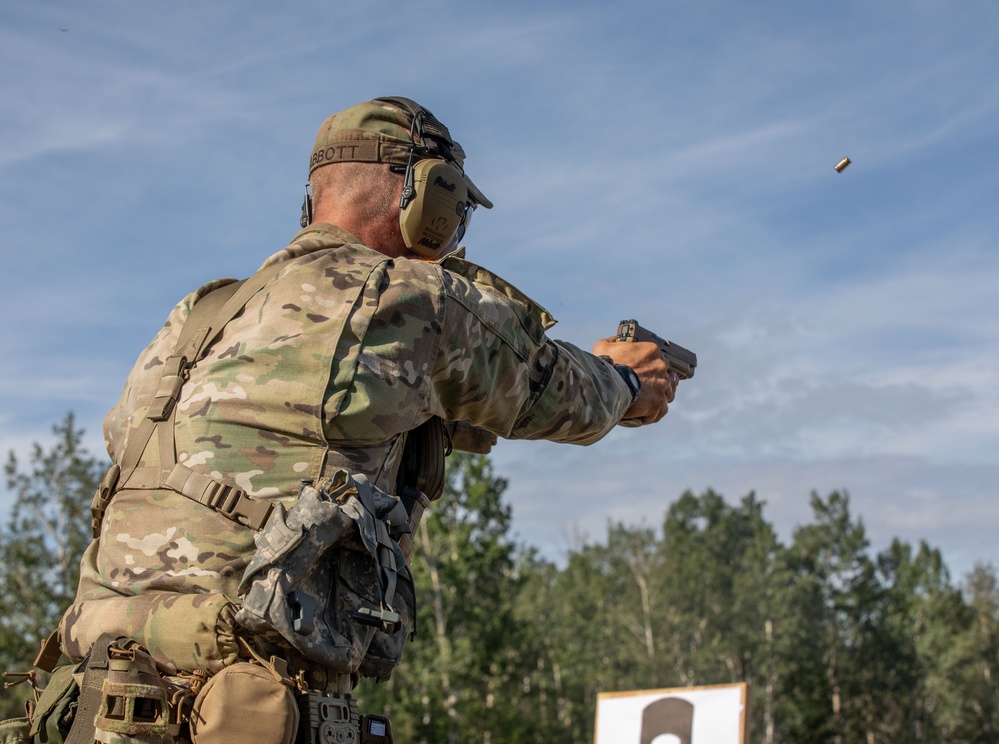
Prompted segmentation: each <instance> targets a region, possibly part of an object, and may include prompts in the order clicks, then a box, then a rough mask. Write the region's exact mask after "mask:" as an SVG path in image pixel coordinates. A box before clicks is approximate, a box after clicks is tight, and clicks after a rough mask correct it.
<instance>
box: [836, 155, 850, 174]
mask: <svg viewBox="0 0 999 744" xmlns="http://www.w3.org/2000/svg"><path fill="white" fill-rule="evenodd" d="M849 164H850V158H843V159H842V160H840V161H839V162H838V163H836V165H835V166H834V167H835V168H836V172H837V173H842V172H843V171H845V170H846V166H848V165H849Z"/></svg>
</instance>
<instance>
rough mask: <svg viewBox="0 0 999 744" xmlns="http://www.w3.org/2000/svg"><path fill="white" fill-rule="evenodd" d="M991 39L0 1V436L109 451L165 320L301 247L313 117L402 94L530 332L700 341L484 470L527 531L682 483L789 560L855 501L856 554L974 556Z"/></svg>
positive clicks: (985, 525) (839, 26)
mask: <svg viewBox="0 0 999 744" xmlns="http://www.w3.org/2000/svg"><path fill="white" fill-rule="evenodd" d="M62 29H66V30H65V31H64V30H62ZM997 37H999V5H997V4H996V3H995V2H994V1H993V0H967V1H966V2H963V3H960V4H957V3H939V2H921V1H919V0H910V1H908V2H879V1H877V0H875V1H871V0H866V1H859V0H846V1H844V2H839V3H801V2H797V3H791V2H759V3H752V4H751V3H746V2H736V1H735V0H719V1H713V0H707V1H706V2H698V3H694V2H689V1H684V2H673V1H669V0H657V1H655V2H642V1H639V0H619V2H616V3H614V4H609V3H596V2H579V1H578V0H577V1H574V2H542V3H527V2H507V3H503V4H502V5H500V4H493V3H457V2H450V1H449V0H441V1H439V2H433V1H423V0H417V1H416V2H408V3H405V4H404V3H394V2H387V1H386V0H365V1H364V2H349V1H343V2H337V3H317V2H309V1H303V2H298V3H294V4H287V5H281V4H277V3H262V2H250V1H246V2H239V3H237V2H212V3H192V2H183V1H181V2H174V3H169V4H167V3H136V2H125V1H122V2H105V1H102V0H95V1H94V2H88V3H72V2H66V1H61V2H26V1H14V2H7V3H4V4H3V6H2V7H0V69H2V71H3V74H2V75H0V241H2V244H3V252H4V254H3V255H4V258H5V262H4V263H5V269H4V271H3V272H2V274H0V312H2V315H3V317H4V318H5V322H4V323H3V330H2V334H3V335H2V344H3V349H4V351H5V352H6V353H5V357H6V358H5V360H4V364H3V365H2V366H0V450H2V451H3V452H6V451H7V450H11V449H14V450H15V451H17V452H19V453H25V452H26V451H27V447H28V444H29V443H30V442H32V441H36V440H40V441H46V440H47V438H48V436H49V434H48V433H49V429H50V427H51V425H52V424H53V423H54V422H55V421H57V420H59V419H61V418H62V416H63V415H64V414H65V413H66V411H68V410H73V411H75V412H76V414H77V417H78V420H79V422H80V423H81V424H82V425H83V426H84V427H85V428H86V429H87V433H88V438H87V442H88V445H89V447H90V449H91V450H92V451H93V452H100V451H101V450H102V445H101V440H100V427H101V421H102V418H103V415H104V413H105V411H106V410H107V409H108V408H109V407H110V406H111V405H112V404H113V403H114V402H115V400H116V399H117V397H118V395H119V393H120V389H121V385H122V382H123V381H124V377H125V374H126V373H127V371H128V368H129V367H130V365H131V362H132V360H133V359H134V357H135V355H136V354H137V353H138V351H139V350H140V349H141V348H142V346H144V345H145V343H146V342H147V340H148V339H149V337H150V336H151V335H152V334H153V333H154V332H155V330H156V329H157V328H158V327H159V325H160V323H161V322H162V321H163V319H164V317H165V315H166V313H167V311H168V310H169V308H170V307H171V306H172V305H173V303H174V302H176V301H177V300H178V299H179V298H180V297H182V296H183V295H184V294H185V293H187V292H188V291H190V290H191V289H192V288H194V287H195V286H197V285H199V284H201V283H202V282H203V281H205V280H207V279H209V278H213V277H216V276H246V275H248V274H250V273H252V272H253V271H254V270H255V269H256V267H257V266H258V265H259V264H260V262H261V261H262V260H263V259H264V258H265V257H266V256H268V255H269V254H270V253H272V252H274V251H275V250H277V249H279V248H280V247H282V246H283V245H284V244H285V243H286V242H287V240H288V239H289V238H290V237H291V236H292V235H293V234H294V233H295V231H296V229H297V220H298V210H299V204H300V201H301V193H302V189H303V185H304V182H305V178H306V173H307V161H308V156H309V151H310V149H311V143H312V140H313V138H314V136H315V131H316V129H317V128H318V126H319V123H320V122H321V121H322V119H323V118H325V117H326V116H327V115H328V114H330V113H332V112H333V111H336V110H338V109H340V108H343V107H346V106H348V105H351V104H353V103H356V102H358V101H361V100H365V99H368V98H371V97H374V96H379V95H405V96H408V97H411V98H414V99H416V100H418V101H420V102H421V103H423V104H424V105H426V106H427V107H429V108H430V109H432V110H433V111H434V113H435V114H436V115H437V116H438V117H439V118H440V119H442V120H443V121H444V122H445V123H446V124H447V125H448V126H449V127H450V129H451V131H452V133H453V134H454V135H455V137H456V138H457V139H458V140H459V141H460V142H461V143H462V144H463V145H464V147H465V150H466V151H467V152H468V154H469V159H468V163H467V166H468V171H469V173H470V174H471V175H472V177H473V178H474V180H475V181H476V183H477V184H478V185H479V186H480V187H481V188H482V189H483V190H484V191H485V193H486V194H487V195H488V196H489V197H490V198H491V199H492V200H493V201H494V202H495V203H496V208H495V209H494V210H492V211H491V212H486V211H484V210H479V212H478V213H477V214H476V218H475V221H474V223H473V226H472V230H471V231H470V232H469V234H468V236H467V244H468V250H469V255H470V258H472V260H475V261H476V262H478V263H482V264H484V265H486V266H488V267H490V268H492V269H493V270H495V271H497V272H498V273H500V274H501V275H503V276H504V277H505V278H507V279H508V280H510V281H512V282H513V283H515V284H517V285H518V286H519V287H520V288H521V289H523V290H524V291H526V292H527V293H528V294H530V295H532V296H533V297H535V299H537V300H538V301H539V302H541V303H542V304H543V305H545V306H546V307H548V309H549V310H550V311H552V312H553V314H554V315H555V316H556V317H558V318H559V319H560V324H559V326H557V327H556V329H555V332H554V333H553V335H555V336H556V337H559V338H563V339H565V340H567V341H571V342H573V343H575V344H577V345H580V346H584V347H589V345H590V344H591V343H592V342H593V340H595V339H596V338H597V337H599V336H604V335H610V333H611V332H613V330H614V329H615V328H616V325H617V322H618V321H619V320H620V319H622V318H626V317H637V318H638V319H639V320H640V321H641V322H642V323H643V324H644V325H647V326H648V327H651V328H654V329H655V330H657V331H658V332H659V333H660V334H661V335H664V336H667V337H669V338H672V339H674V340H676V341H677V342H679V343H681V344H683V345H685V346H688V347H690V348H692V349H694V350H695V351H696V352H697V353H698V357H699V362H700V367H699V369H698V372H697V375H696V377H695V378H694V379H693V380H692V381H690V382H686V383H684V384H683V385H682V386H681V390H680V393H679V395H678V398H677V401H676V403H675V404H674V405H673V406H672V407H671V411H670V414H669V415H668V416H667V418H666V420H665V421H664V422H663V423H662V424H660V425H657V426H655V427H646V428H643V429H638V430H623V429H622V430H618V431H615V432H614V433H613V434H612V435H610V436H609V437H608V438H607V439H605V440H604V441H603V442H600V443H598V444H597V445H595V446H593V447H590V448H574V447H570V446H565V445H554V444H548V443H531V442H517V443H502V444H501V446H500V447H498V448H497V449H496V450H495V452H494V462H495V464H496V467H497V470H498V471H499V472H500V473H501V474H502V475H504V476H505V477H507V478H508V479H509V481H510V488H509V490H508V496H509V498H510V501H511V502H512V504H513V507H514V527H515V530H516V531H517V533H518V535H519V537H520V538H521V539H522V540H524V541H526V542H529V543H531V544H533V545H536V546H539V547H541V548H542V549H543V550H544V551H545V552H546V553H547V554H548V555H550V556H552V557H557V556H558V555H559V554H560V552H561V551H564V550H565V549H566V548H567V547H571V546H573V545H574V544H576V541H577V540H578V539H580V536H581V535H589V536H590V537H591V538H600V537H601V536H602V535H603V530H604V526H605V524H606V522H607V520H608V519H618V520H624V521H626V522H628V523H632V524H640V523H643V522H644V523H646V524H649V525H657V524H658V523H659V522H660V521H661V519H662V516H663V514H664V513H665V510H666V509H667V508H668V506H669V504H670V503H671V502H672V501H673V500H675V499H676V498H677V497H678V496H679V495H680V494H681V493H682V492H683V491H684V490H685V489H693V490H694V491H697V492H700V491H702V490H703V489H705V488H707V487H713V488H715V489H716V490H717V491H720V492H721V493H723V494H725V495H726V496H727V497H728V498H729V499H730V500H733V501H734V500H736V499H738V498H741V497H742V496H743V495H745V494H746V493H748V492H749V491H751V490H755V491H756V492H757V495H758V496H759V497H760V498H761V499H763V500H765V501H766V502H767V509H766V514H767V516H768V518H769V519H770V520H771V521H773V522H774V523H775V524H776V525H777V527H778V528H779V530H780V531H781V534H782V536H783V537H784V538H785V539H787V538H789V537H790V534H791V531H792V530H793V528H794V526H795V525H797V524H801V523H805V522H808V521H809V520H810V519H811V512H810V509H809V506H808V497H809V494H810V492H811V491H812V490H817V491H819V492H820V493H823V494H824V493H827V492H828V491H830V490H832V489H846V490H848V491H849V492H850V494H851V497H852V505H853V508H854V511H855V512H856V513H857V514H859V515H860V516H861V517H862V518H863V520H864V523H865V525H866V527H867V529H868V532H869V534H870V536H871V538H872V542H873V545H874V547H875V548H878V549H880V548H882V547H884V546H885V545H887V543H888V541H890V539H891V538H892V537H895V536H898V537H901V538H903V539H905V540H908V541H911V542H916V541H918V540H920V539H926V540H927V541H928V542H929V543H930V544H931V545H933V546H936V547H940V548H941V549H942V550H943V552H944V555H945V557H946V559H947V561H948V563H949V564H950V566H951V567H952V569H953V570H954V572H955V574H958V575H960V574H961V573H963V572H964V571H966V570H968V569H970V568H971V566H972V565H973V564H974V563H975V562H976V561H987V562H993V563H999V547H997V545H999V543H997V542H996V541H995V539H994V531H995V525H996V524H997V523H999V498H997V497H999V486H997V485H996V484H997V483H999V461H997V451H999V415H997V414H999V392H997V391H999V372H997V369H999V345H997V341H999V312H997V311H999V295H997V291H996V288H997V279H999V251H997V246H996V242H997V235H999V210H997V209H996V208H995V206H994V202H995V201H996V195H997V193H999V188H997V187H999V127H997V120H999V84H997V83H996V82H995V79H996V74H995V71H996V70H997V69H999V47H997V45H996V44H995V39H996V38H997ZM844 156H849V157H850V158H851V159H852V160H853V164H852V165H851V166H850V167H849V168H848V169H847V170H846V171H844V172H843V173H836V172H835V171H834V170H833V166H834V165H835V164H836V163H837V162H838V161H839V160H840V159H841V158H842V157H844ZM5 503H9V499H6V500H4V499H3V497H0V504H5Z"/></svg>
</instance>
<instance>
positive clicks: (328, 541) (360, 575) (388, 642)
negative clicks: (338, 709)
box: [236, 470, 416, 679]
mask: <svg viewBox="0 0 999 744" xmlns="http://www.w3.org/2000/svg"><path fill="white" fill-rule="evenodd" d="M408 529H409V527H408V514H407V513H406V509H405V507H404V506H403V505H402V502H400V501H399V499H397V498H395V497H393V496H390V495H388V494H386V493H384V492H383V491H380V490H379V489H377V488H375V487H373V486H372V485H371V484H370V483H368V481H367V479H366V478H364V477H363V476H360V475H356V476H352V475H350V474H348V473H347V472H346V471H343V470H339V471H337V472H336V473H334V474H333V476H332V477H331V478H328V479H324V480H323V482H322V483H321V484H320V487H319V488H318V489H317V488H315V487H314V486H313V484H312V482H311V481H303V483H302V486H301V488H300V491H299V498H298V501H297V502H296V503H295V505H294V506H293V507H291V509H288V510H285V509H284V508H283V507H281V506H278V507H276V508H275V510H274V512H273V513H272V514H271V517H270V520H269V521H268V522H267V525H266V526H265V527H264V528H263V529H262V530H261V531H260V532H259V533H258V534H257V536H256V538H255V543H256V546H257V552H256V553H255V554H254V556H253V559H252V560H251V561H250V564H249V566H248V567H247V569H246V572H245V573H244V574H243V581H242V583H241V584H240V594H242V595H244V599H243V604H242V608H241V609H240V610H239V612H238V613H236V621H237V622H238V623H239V624H240V625H242V626H243V627H244V628H246V629H247V630H249V631H251V632H253V633H256V634H258V635H260V636H262V637H264V638H267V639H273V640H276V641H277V642H278V643H279V644H283V645H286V646H291V647H292V648H293V649H295V650H296V651H297V652H298V653H299V654H301V655H302V656H304V657H305V658H306V659H309V660H310V661H313V662H316V663H318V664H321V665H322V666H324V667H326V668H327V669H329V670H331V671H333V672H335V673H337V674H351V675H353V674H360V675H361V676H370V677H376V678H379V679H384V678H387V677H388V675H389V674H390V673H391V671H392V670H393V669H394V668H395V667H396V666H398V664H399V661H400V660H401V658H402V650H403V647H404V646H405V643H406V637H407V635H408V633H409V629H410V627H411V626H412V624H413V620H414V618H415V614H416V607H415V594H414V589H413V578H412V575H411V574H410V572H409V568H408V567H407V566H406V562H405V560H404V558H403V555H402V551H401V550H400V549H399V545H398V543H397V542H396V540H395V539H394V536H396V535H398V534H399V533H402V532H405V531H407V530H408ZM373 642H374V645H373ZM369 648H370V649H371V650H372V651H377V653H374V654H369Z"/></svg>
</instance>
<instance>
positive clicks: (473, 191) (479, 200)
mask: <svg viewBox="0 0 999 744" xmlns="http://www.w3.org/2000/svg"><path fill="white" fill-rule="evenodd" d="M461 175H462V179H463V180H464V181H465V186H467V187H468V193H469V194H470V195H471V197H472V199H474V200H475V203H476V204H478V205H479V206H482V207H485V208H486V209H492V208H493V203H492V202H491V201H489V200H488V199H487V198H486V195H485V194H483V193H482V192H481V191H479V187H478V186H476V185H475V184H474V183H472V179H471V178H469V177H468V174H467V173H462V174H461Z"/></svg>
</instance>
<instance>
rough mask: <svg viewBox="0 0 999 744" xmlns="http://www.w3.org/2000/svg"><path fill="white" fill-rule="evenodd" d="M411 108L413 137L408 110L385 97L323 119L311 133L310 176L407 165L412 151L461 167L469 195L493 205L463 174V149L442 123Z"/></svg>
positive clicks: (427, 112)
mask: <svg viewBox="0 0 999 744" xmlns="http://www.w3.org/2000/svg"><path fill="white" fill-rule="evenodd" d="M400 100H405V99H400ZM414 106H416V107H418V108H420V109H421V110H422V112H423V116H422V117H421V122H420V127H419V128H418V131H417V132H416V133H415V135H411V132H412V131H413V126H412V125H413V114H412V113H411V112H410V111H408V110H407V109H406V108H404V107H403V106H402V105H401V104H397V103H394V102H391V101H389V100H381V99H376V100H372V101H365V102H364V103H359V104H357V105H356V106H351V107H350V108H348V109H344V110H343V111H340V112H338V113H336V114H333V115H332V116H330V117H328V118H327V119H326V121H324V122H323V124H322V126H321V127H319V133H318V134H317V135H316V144H315V146H314V147H313V148H312V156H311V157H310V158H309V175H310V176H311V175H312V172H313V171H314V170H315V169H316V168H320V167H322V166H324V165H329V164H330V163H390V164H393V165H408V164H409V162H410V153H412V152H415V153H416V155H417V159H422V158H441V159H443V160H446V161H448V162H450V163H453V164H455V165H456V166H457V167H458V168H459V169H460V170H462V175H463V179H464V181H465V185H466V186H467V187H468V192H469V194H470V195H471V197H472V199H473V200H474V201H475V202H476V204H480V205H482V206H483V207H486V208H487V209H491V208H492V206H493V203H492V202H491V201H489V199H487V198H486V196H485V194H483V193H482V192H481V191H480V190H479V188H478V187H477V186H476V185H475V184H474V183H472V179H470V178H469V177H468V175H467V174H465V173H464V169H463V166H464V163H465V151H464V150H462V148H461V145H459V144H458V143H457V142H455V141H454V140H453V139H451V133H450V132H449V131H448V129H447V127H445V126H444V125H443V124H442V123H441V122H439V121H438V120H437V118H436V117H434V115H433V114H432V113H430V111H428V110H427V109H424V108H422V107H421V106H419V104H415V103H414ZM414 136H415V137H416V138H417V141H416V142H414V139H413V138H414Z"/></svg>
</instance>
